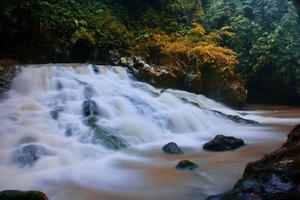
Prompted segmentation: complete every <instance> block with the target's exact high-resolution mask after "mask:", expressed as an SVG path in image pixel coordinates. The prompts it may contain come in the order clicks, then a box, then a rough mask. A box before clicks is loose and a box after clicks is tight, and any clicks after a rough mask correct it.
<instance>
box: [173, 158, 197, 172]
mask: <svg viewBox="0 0 300 200" xmlns="http://www.w3.org/2000/svg"><path fill="white" fill-rule="evenodd" d="M197 168H198V165H197V164H195V163H193V162H191V161H189V160H182V161H180V162H179V163H178V164H177V165H176V169H180V170H195V169H197Z"/></svg>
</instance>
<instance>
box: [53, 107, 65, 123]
mask: <svg viewBox="0 0 300 200" xmlns="http://www.w3.org/2000/svg"><path fill="white" fill-rule="evenodd" d="M64 109H65V108H64V107H57V108H54V109H53V110H51V111H50V116H51V117H52V119H54V120H57V119H58V117H59V113H60V112H62V111H63V110H64Z"/></svg>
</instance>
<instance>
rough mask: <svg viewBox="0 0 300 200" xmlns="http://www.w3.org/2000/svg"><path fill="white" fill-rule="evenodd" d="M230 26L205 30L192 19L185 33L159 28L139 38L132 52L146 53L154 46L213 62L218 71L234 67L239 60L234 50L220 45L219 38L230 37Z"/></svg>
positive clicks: (168, 52)
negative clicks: (163, 30)
mask: <svg viewBox="0 0 300 200" xmlns="http://www.w3.org/2000/svg"><path fill="white" fill-rule="evenodd" d="M233 36H234V34H233V33H232V32H231V28H230V27H228V26H226V27H223V28H222V29H220V30H217V31H214V32H209V33H207V32H206V30H205V29H204V27H203V26H202V25H201V24H197V23H194V24H193V27H192V28H191V29H190V30H189V31H188V32H187V33H186V35H185V36H178V35H174V34H165V33H163V32H161V31H159V30H156V33H153V34H151V35H150V36H148V37H147V38H146V39H144V40H142V41H140V42H139V43H138V45H137V46H136V47H135V49H134V51H135V53H137V52H139V53H140V54H142V56H148V55H149V54H148V51H149V50H150V49H151V48H153V47H155V48H156V49H157V50H159V51H161V52H162V53H164V54H166V55H169V56H171V57H174V58H176V59H178V57H180V58H183V57H184V58H185V60H189V62H190V63H198V66H196V67H200V68H201V65H205V66H207V65H213V66H215V67H217V68H219V69H220V70H221V71H222V70H225V69H229V71H233V68H234V67H235V66H236V65H237V64H238V63H239V62H238V59H237V55H236V53H235V52H234V51H233V50H231V49H229V48H226V47H221V46H220V45H219V42H220V41H221V40H222V39H223V38H225V37H233Z"/></svg>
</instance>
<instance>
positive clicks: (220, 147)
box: [203, 135, 245, 151]
mask: <svg viewBox="0 0 300 200" xmlns="http://www.w3.org/2000/svg"><path fill="white" fill-rule="evenodd" d="M244 145H245V143H244V141H243V140H242V139H239V138H235V137H226V136H224V135H217V136H216V137H215V138H214V139H212V140H211V141H209V142H207V143H205V144H204V146H203V149H205V150H209V151H228V150H234V149H237V148H239V147H241V146H244Z"/></svg>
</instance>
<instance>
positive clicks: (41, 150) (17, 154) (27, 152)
mask: <svg viewBox="0 0 300 200" xmlns="http://www.w3.org/2000/svg"><path fill="white" fill-rule="evenodd" d="M45 155H50V153H49V151H48V150H47V149H46V148H45V147H43V146H42V145H37V144H29V145H25V146H23V147H22V148H21V149H17V150H16V151H14V152H13V158H12V162H13V163H15V164H17V165H18V166H20V167H31V166H33V165H34V163H35V162H36V161H37V160H38V159H40V158H41V157H42V156H45Z"/></svg>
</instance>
